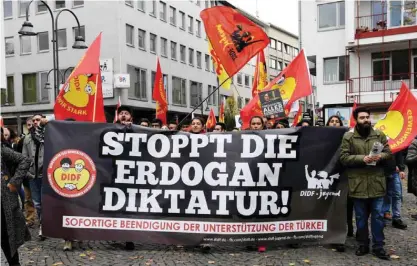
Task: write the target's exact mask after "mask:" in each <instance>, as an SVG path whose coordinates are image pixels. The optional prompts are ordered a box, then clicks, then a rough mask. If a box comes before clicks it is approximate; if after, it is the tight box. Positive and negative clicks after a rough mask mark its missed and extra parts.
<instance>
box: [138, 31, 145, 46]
mask: <svg viewBox="0 0 417 266" xmlns="http://www.w3.org/2000/svg"><path fill="white" fill-rule="evenodd" d="M145 38H146V31H144V30H141V29H138V46H139V48H141V49H143V50H145V49H146V45H145V43H146V39H145Z"/></svg>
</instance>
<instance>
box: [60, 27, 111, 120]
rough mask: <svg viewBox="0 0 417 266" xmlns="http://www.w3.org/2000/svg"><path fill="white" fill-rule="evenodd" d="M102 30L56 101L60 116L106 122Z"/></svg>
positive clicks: (61, 118)
mask: <svg viewBox="0 0 417 266" xmlns="http://www.w3.org/2000/svg"><path fill="white" fill-rule="evenodd" d="M100 46H101V33H100V34H99V35H98V36H97V38H96V39H95V40H94V42H93V43H92V44H91V45H90V47H89V48H88V49H87V51H86V52H85V54H84V55H83V57H82V58H81V60H80V61H79V63H78V65H77V66H76V67H75V68H74V70H73V71H72V73H71V75H70V76H69V77H68V79H67V81H66V82H65V84H64V86H63V88H62V89H61V91H60V92H59V94H58V97H57V98H56V101H55V105H54V115H55V119H56V120H64V119H67V118H73V119H74V120H76V121H90V122H106V116H105V113H104V102H103V92H102V84H101V71H100Z"/></svg>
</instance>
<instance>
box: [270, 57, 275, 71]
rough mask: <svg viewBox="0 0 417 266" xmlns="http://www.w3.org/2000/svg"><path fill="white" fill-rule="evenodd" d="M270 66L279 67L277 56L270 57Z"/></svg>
mask: <svg viewBox="0 0 417 266" xmlns="http://www.w3.org/2000/svg"><path fill="white" fill-rule="evenodd" d="M269 67H270V68H272V69H277V58H276V57H272V56H271V57H270V58H269Z"/></svg>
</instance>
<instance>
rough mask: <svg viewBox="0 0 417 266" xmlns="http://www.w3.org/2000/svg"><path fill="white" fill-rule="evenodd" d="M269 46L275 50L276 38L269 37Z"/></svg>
mask: <svg viewBox="0 0 417 266" xmlns="http://www.w3.org/2000/svg"><path fill="white" fill-rule="evenodd" d="M269 47H271V48H272V49H274V50H276V49H277V40H275V39H272V38H271V39H270V40H269Z"/></svg>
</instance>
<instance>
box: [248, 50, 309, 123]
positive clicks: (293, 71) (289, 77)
mask: <svg viewBox="0 0 417 266" xmlns="http://www.w3.org/2000/svg"><path fill="white" fill-rule="evenodd" d="M275 89H279V91H280V93H281V97H282V100H283V101H284V104H285V112H286V114H287V115H288V114H289V113H290V111H291V106H292V104H293V103H294V102H295V101H297V100H298V99H300V98H302V97H305V96H308V95H310V94H311V93H312V92H313V91H312V87H311V83H310V72H309V70H308V66H307V58H306V57H305V54H304V50H301V52H300V53H299V54H298V55H297V57H296V58H294V60H293V61H292V62H291V63H290V64H289V65H288V66H287V67H286V68H285V69H284V70H283V71H282V72H281V73H280V74H279V75H278V76H277V77H276V78H275V79H274V80H273V81H271V82H270V83H268V85H267V86H266V87H265V88H264V89H263V91H268V90H275ZM256 115H257V116H263V113H262V109H261V102H260V101H259V97H258V95H255V97H253V98H252V100H251V101H250V102H249V103H248V104H247V105H246V106H245V107H243V108H242V110H241V111H240V119H241V120H242V126H243V128H248V127H249V121H250V119H251V117H252V116H256Z"/></svg>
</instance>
